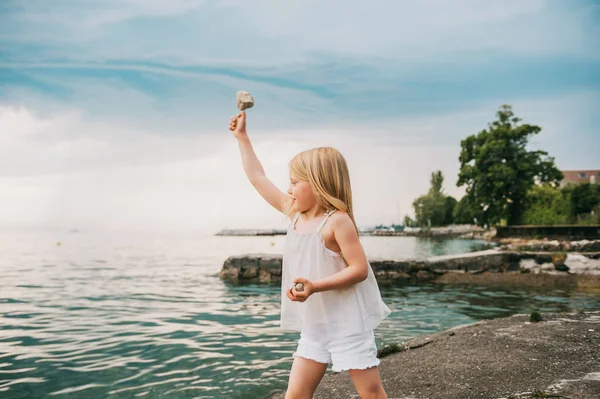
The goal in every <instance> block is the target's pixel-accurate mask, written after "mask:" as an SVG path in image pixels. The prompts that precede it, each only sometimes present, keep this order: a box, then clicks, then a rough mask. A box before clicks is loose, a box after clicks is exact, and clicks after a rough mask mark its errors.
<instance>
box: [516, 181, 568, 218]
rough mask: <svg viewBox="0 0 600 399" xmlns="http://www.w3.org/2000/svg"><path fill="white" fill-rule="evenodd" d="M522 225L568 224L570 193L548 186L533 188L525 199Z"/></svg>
mask: <svg viewBox="0 0 600 399" xmlns="http://www.w3.org/2000/svg"><path fill="white" fill-rule="evenodd" d="M522 222H523V224H541V225H554V224H569V223H570V222H571V193H570V191H569V190H560V189H559V188H557V187H551V186H549V185H542V186H533V187H532V188H531V189H530V190H529V192H528V193H527V198H526V199H525V210H524V212H523V216H522Z"/></svg>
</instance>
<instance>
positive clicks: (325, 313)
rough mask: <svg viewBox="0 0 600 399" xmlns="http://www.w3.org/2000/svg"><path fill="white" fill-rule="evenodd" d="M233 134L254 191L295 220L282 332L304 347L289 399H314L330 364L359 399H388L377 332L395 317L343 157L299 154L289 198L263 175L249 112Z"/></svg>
mask: <svg viewBox="0 0 600 399" xmlns="http://www.w3.org/2000/svg"><path fill="white" fill-rule="evenodd" d="M229 130H231V131H233V135H234V136H235V138H236V139H237V140H238V143H239V147H240V152H241V157H242V164H243V165H244V170H245V172H246V175H247V176H248V179H249V180H250V182H251V183H252V185H253V186H254V188H256V190H257V191H258V192H259V193H260V195H261V196H262V197H263V198H264V199H265V200H266V201H267V202H268V203H269V204H271V205H272V206H273V207H274V208H275V209H277V210H278V211H280V212H282V213H283V214H285V215H286V216H288V217H289V219H290V226H289V228H288V232H287V237H286V244H285V249H284V254H283V269H282V278H281V286H282V297H281V328H283V329H285V330H296V331H300V340H299V341H298V348H297V350H296V352H295V353H294V355H293V357H294V362H293V365H292V370H291V372H290V377H289V383H288V388H287V392H286V395H285V398H286V399H292V398H312V397H313V393H314V392H315V390H316V388H317V385H318V384H319V382H320V381H321V379H322V378H323V375H324V374H325V371H326V369H327V365H328V364H329V363H331V364H332V370H333V371H335V372H341V371H346V370H347V371H348V372H349V373H350V376H351V377H352V381H353V383H354V386H355V387H356V390H357V391H358V394H359V395H360V397H361V398H363V399H364V398H377V399H380V398H387V395H386V393H385V390H384V389H383V385H382V384H381V379H380V376H379V369H378V367H377V366H378V365H379V359H378V358H377V347H376V345H375V336H374V334H373V330H374V329H375V327H377V326H378V325H379V323H380V322H381V321H382V320H383V319H385V318H386V317H387V316H388V315H389V314H390V313H391V311H390V309H389V308H388V307H387V306H386V304H385V303H384V302H383V301H382V299H381V294H380V292H379V287H378V286H377V282H376V280H375V276H374V274H373V270H372V269H371V266H370V265H369V262H368V261H367V258H366V255H365V252H364V250H363V247H362V245H361V243H360V241H359V236H358V228H357V226H356V222H355V221H354V215H353V213H352V191H351V189H350V178H349V173H348V167H347V165H346V161H345V159H344V157H343V156H342V155H341V154H340V153H339V152H338V151H337V150H335V149H333V148H331V147H320V148H313V149H311V150H308V151H304V152H301V153H300V154H298V155H296V156H295V157H294V158H293V159H292V160H291V161H290V163H289V167H290V187H289V189H288V191H287V194H286V193H284V192H282V191H280V190H279V189H278V188H277V187H276V186H275V185H274V184H273V183H272V182H271V181H270V180H269V179H268V178H267V177H266V176H265V172H264V170H263V168H262V165H261V164H260V161H259V160H258V158H257V157H256V154H255V153H254V150H253V148H252V145H251V143H250V139H249V138H248V135H247V134H246V114H245V112H241V113H240V114H239V115H237V116H236V117H233V118H231V123H230V125H229ZM296 283H302V284H303V285H304V287H303V289H302V288H301V287H299V286H297V285H296ZM298 288H300V290H298Z"/></svg>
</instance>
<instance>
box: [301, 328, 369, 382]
mask: <svg viewBox="0 0 600 399" xmlns="http://www.w3.org/2000/svg"><path fill="white" fill-rule="evenodd" d="M292 356H293V357H298V356H299V357H303V358H305V359H310V360H314V361H316V362H319V363H328V364H332V367H331V370H332V371H335V372H341V371H346V370H364V369H368V368H371V367H375V366H378V365H379V362H380V360H379V359H378V358H377V345H376V344H375V334H374V333H373V331H372V330H370V331H365V332H363V333H359V334H352V335H349V336H347V337H344V338H339V339H333V340H328V339H327V338H325V335H324V334H318V333H312V334H311V333H309V332H305V331H302V332H301V333H300V340H299V341H298V348H297V349H296V352H294V354H293V355H292Z"/></svg>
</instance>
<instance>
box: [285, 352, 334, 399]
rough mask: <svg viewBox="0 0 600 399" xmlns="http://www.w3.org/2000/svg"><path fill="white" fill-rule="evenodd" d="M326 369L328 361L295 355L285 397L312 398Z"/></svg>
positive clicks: (291, 398)
mask: <svg viewBox="0 0 600 399" xmlns="http://www.w3.org/2000/svg"><path fill="white" fill-rule="evenodd" d="M326 370H327V363H319V362H315V361H314V360H309V359H305V358H303V357H299V356H298V357H295V358H294V363H293V364H292V370H291V371H290V379H289V382H288V388H287V391H286V393H285V399H312V397H313V394H314V393H315V390H316V389H317V385H319V383H320V382H321V379H323V375H325V371H326Z"/></svg>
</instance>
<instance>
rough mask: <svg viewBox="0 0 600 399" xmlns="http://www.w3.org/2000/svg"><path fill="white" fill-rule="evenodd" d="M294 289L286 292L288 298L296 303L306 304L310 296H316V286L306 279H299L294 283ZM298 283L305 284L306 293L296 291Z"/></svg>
mask: <svg viewBox="0 0 600 399" xmlns="http://www.w3.org/2000/svg"><path fill="white" fill-rule="evenodd" d="M293 283H294V287H293V288H292V289H289V290H286V291H287V292H286V294H287V297H288V298H289V299H290V300H292V301H294V302H304V301H306V300H307V299H308V297H309V296H311V295H312V294H314V292H315V286H314V284H313V283H312V282H310V281H308V280H307V279H305V278H304V277H298V278H296V279H294V281H293ZM296 283H302V284H304V291H298V290H296V286H295V284H296Z"/></svg>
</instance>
